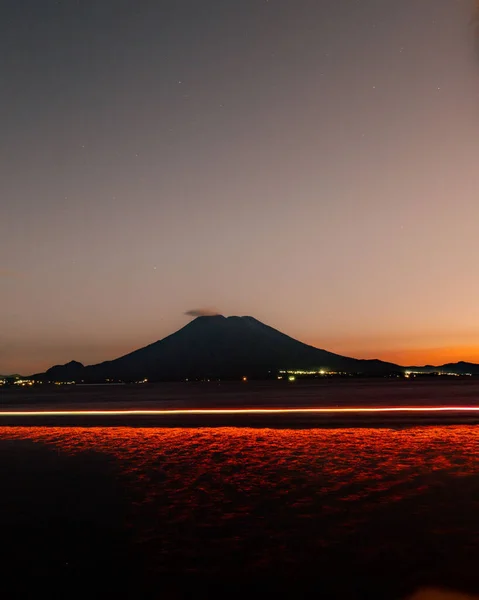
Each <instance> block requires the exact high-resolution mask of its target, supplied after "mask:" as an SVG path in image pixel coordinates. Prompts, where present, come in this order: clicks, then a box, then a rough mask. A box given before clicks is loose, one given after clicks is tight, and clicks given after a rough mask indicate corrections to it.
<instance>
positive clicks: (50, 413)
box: [0, 405, 479, 418]
mask: <svg viewBox="0 0 479 600" xmlns="http://www.w3.org/2000/svg"><path fill="white" fill-rule="evenodd" d="M448 412H461V413H471V414H475V413H477V414H478V415H479V405H478V406H471V405H467V406H387V407H344V408H181V409H131V410H130V409H121V410H14V411H0V418H2V417H75V416H78V417H108V416H114V417H122V416H125V417H128V416H136V417H141V416H159V417H168V416H175V415H176V416H178V415H198V416H200V415H216V416H221V415H274V414H291V415H294V414H304V415H308V414H311V415H322V414H324V415H339V414H350V415H355V414H358V415H360V414H388V413H423V414H427V413H448Z"/></svg>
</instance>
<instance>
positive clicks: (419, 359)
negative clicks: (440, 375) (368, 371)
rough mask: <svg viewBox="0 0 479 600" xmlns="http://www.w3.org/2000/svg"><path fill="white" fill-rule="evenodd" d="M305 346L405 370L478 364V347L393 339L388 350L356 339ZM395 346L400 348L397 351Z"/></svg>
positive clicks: (311, 342) (383, 345) (313, 342)
mask: <svg viewBox="0 0 479 600" xmlns="http://www.w3.org/2000/svg"><path fill="white" fill-rule="evenodd" d="M306 343H309V344H311V345H312V346H316V347H320V348H324V349H325V350H328V351H330V352H335V353H337V354H342V355H344V356H351V357H354V358H361V359H373V358H377V359H379V360H384V361H386V362H392V363H395V364H397V365H400V366H404V367H409V366H418V367H419V366H425V365H434V366H440V365H444V364H448V363H456V362H460V361H464V362H471V363H479V344H477V345H473V344H464V345H444V346H419V347H404V345H402V344H398V343H396V342H395V341H393V340H392V341H391V343H390V344H388V345H387V347H386V348H385V343H384V342H383V341H381V342H378V343H377V346H376V345H375V344H374V343H371V342H370V343H368V344H367V348H364V347H363V348H362V347H361V345H360V344H359V343H357V340H354V343H353V344H348V343H347V341H344V342H342V343H334V342H333V343H332V344H329V345H328V344H327V343H326V344H325V343H324V341H323V343H322V344H321V343H318V342H317V341H316V342H315V341H307V342H306ZM401 346H402V347H401ZM375 347H377V349H375ZM394 347H396V348H398V349H397V350H394V349H393V348H394Z"/></svg>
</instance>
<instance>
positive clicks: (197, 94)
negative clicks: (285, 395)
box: [0, 0, 479, 374]
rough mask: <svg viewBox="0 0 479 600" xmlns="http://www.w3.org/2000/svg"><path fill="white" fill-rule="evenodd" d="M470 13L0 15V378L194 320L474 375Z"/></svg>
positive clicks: (429, 2)
mask: <svg viewBox="0 0 479 600" xmlns="http://www.w3.org/2000/svg"><path fill="white" fill-rule="evenodd" d="M473 5H474V2H473V1H467V0H463V1H461V0H459V1H458V0H421V1H417V0H402V1H398V0H361V1H360V2H359V1H353V0H350V1H348V2H346V1H344V0H323V1H321V2H319V1H317V0H294V1H292V0H241V1H233V0H202V1H201V2H200V1H198V0H168V1H167V0H102V1H101V2H98V1H96V0H81V2H77V1H74V0H63V1H56V0H55V1H54V0H43V1H42V2H39V1H38V0H21V1H19V0H4V1H3V2H2V3H1V8H0V47H1V57H2V59H1V71H0V72H1V77H2V82H3V86H2V95H1V99H0V118H1V122H2V135H1V140H0V149H1V150H0V152H1V164H2V176H1V178H0V197H1V203H2V210H1V219H0V244H1V253H0V258H1V264H0V294H1V308H2V310H1V316H0V332H1V333H0V373H5V372H6V373H9V372H22V373H26V374H28V373H31V372H34V371H38V370H42V369H44V368H47V367H49V366H51V365H52V364H54V363H63V362H67V361H69V360H71V359H75V360H79V361H82V362H84V363H86V364H90V363H95V362H98V361H100V360H104V359H110V358H115V357H117V356H119V355H121V354H124V353H126V352H128V351H130V350H132V349H135V348H138V347H140V346H143V345H145V344H147V343H150V342H152V341H155V340H157V339H159V338H162V337H164V336H165V335H167V334H169V333H171V332H172V331H174V330H176V329H178V328H180V327H182V326H183V325H184V324H185V323H186V322H187V320H188V319H191V318H192V315H194V314H198V311H199V312H201V310H202V309H203V308H206V309H208V310H215V309H217V310H219V311H220V312H222V313H223V314H227V315H228V314H238V315H253V316H255V317H256V318H258V319H260V320H262V321H264V322H266V323H267V324H269V325H272V326H274V327H276V328H278V329H280V330H282V331H284V332H285V333H288V334H289V335H291V336H293V337H296V338H298V339H300V340H301V341H304V342H307V343H311V344H313V345H317V346H319V347H321V348H325V349H328V350H330V351H334V352H338V353H342V354H347V355H351V356H355V357H359V358H370V357H377V358H382V359H385V360H391V361H395V362H399V363H401V364H415V363H422V364H424V363H435V364H440V363H444V362H446V361H449V360H458V359H464V360H472V361H478V362H479V343H478V340H479V303H478V298H479V278H478V277H477V275H476V270H477V266H476V261H477V257H478V256H479V235H478V223H479V202H478V197H479V168H478V157H479V118H478V117H479V94H478V92H479V66H478V64H477V52H476V50H475V48H474V39H473V37H474V35H473V31H474V29H473V26H472V24H471V15H472V13H473V8H474V7H473ZM186 312H189V313H190V314H189V315H185V313H186Z"/></svg>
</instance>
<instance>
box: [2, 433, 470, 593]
mask: <svg viewBox="0 0 479 600" xmlns="http://www.w3.org/2000/svg"><path fill="white" fill-rule="evenodd" d="M0 440H1V441H0V469H1V472H2V496H1V498H2V499H1V508H2V511H1V517H0V525H1V527H2V531H3V537H2V543H3V545H4V547H8V548H9V559H8V560H7V563H4V565H5V564H8V572H9V574H10V576H11V578H12V581H16V582H17V585H20V586H21V585H27V583H28V584H29V585H33V584H32V582H36V581H40V580H41V579H42V578H44V577H53V578H54V579H55V580H56V581H60V580H61V581H64V582H66V584H67V585H70V586H71V585H74V582H78V581H80V580H81V581H83V582H85V581H88V580H89V579H91V577H99V576H100V575H101V576H102V577H103V578H105V577H106V578H107V579H108V578H109V580H110V582H111V581H114V582H115V585H117V588H118V590H120V588H121V589H122V590H123V591H125V590H126V589H127V587H128V586H131V584H132V582H131V580H132V579H134V580H135V581H136V583H135V589H136V591H137V594H139V593H140V592H139V590H140V588H141V590H142V592H141V593H144V594H145V595H146V594H151V593H152V592H153V593H155V591H156V592H158V590H160V589H161V590H163V591H164V590H169V593H168V597H179V596H178V594H180V590H181V589H182V586H186V585H189V584H190V583H191V582H192V581H196V584H195V585H196V587H195V589H196V591H197V593H200V592H201V591H203V592H204V591H205V590H206V589H207V590H209V593H212V591H211V590H212V588H211V585H212V582H214V584H215V585H216V586H220V587H221V585H222V583H221V582H224V581H228V582H229V584H228V585H229V586H231V585H233V583H232V582H234V587H235V588H236V589H240V588H241V586H245V585H250V584H251V585H256V583H254V582H258V581H260V580H261V581H262V582H263V583H262V584H263V585H264V583H265V582H267V585H268V586H269V589H270V591H272V590H274V589H275V585H276V584H278V583H280V585H281V586H282V587H281V588H279V589H280V591H281V590H282V591H285V590H291V589H292V590H295V591H296V592H298V590H301V589H303V588H304V590H308V591H311V592H312V591H317V592H318V593H319V596H318V597H333V596H334V597H339V598H358V597H364V598H401V597H405V596H406V595H407V594H408V593H410V592H412V591H413V590H414V589H416V588H418V587H421V586H425V585H434V586H441V587H452V588H456V589H465V590H471V591H479V573H478V571H477V564H478V562H479V454H478V449H479V428H476V427H474V426H444V427H417V428H404V429H398V430H394V429H377V428H376V429H367V428H360V429H308V430H281V429H248V428H199V429H194V428H188V429H173V428H170V429H155V428H127V427H118V428H106V427H95V428H61V427H59V428H55V427H2V428H0ZM19 563H20V564H21V572H22V573H23V575H27V578H26V579H25V578H24V580H23V581H22V582H20V583H19V577H20V575H19V571H18V564H19ZM123 586H124V587H123ZM205 586H210V587H208V588H207V587H205ZM118 590H117V595H118ZM171 590H174V592H173V591H171ZM321 593H322V594H323V595H322V596H321ZM175 594H176V595H175ZM132 595H133V596H135V594H134V593H133V594H132Z"/></svg>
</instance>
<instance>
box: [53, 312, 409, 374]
mask: <svg viewBox="0 0 479 600" xmlns="http://www.w3.org/2000/svg"><path fill="white" fill-rule="evenodd" d="M283 369H284V370H291V369H318V370H319V369H327V370H333V371H346V372H354V373H365V374H380V373H386V372H391V371H396V370H399V367H397V365H393V364H391V363H386V362H382V361H379V360H358V359H354V358H349V357H345V356H340V355H338V354H333V353H332V352H327V351H326V350H320V349H318V348H314V347H313V346H308V345H307V344H303V343H302V342H299V341H298V340H295V339H293V338H291V337H289V336H288V335H285V334H284V333H281V332H280V331H278V330H276V329H274V328H272V327H269V326H268V325H265V324H264V323H261V322H260V321H258V320H257V319H255V318H253V317H224V316H222V315H213V316H202V317H197V318H196V319H194V320H193V321H192V322H190V323H188V325H186V326H185V327H183V328H182V329H180V330H179V331H177V332H175V333H173V334H171V335H169V336H167V337H165V338H164V339H162V340H160V341H158V342H155V343H153V344H150V345H149V346H146V347H144V348H140V349H139V350H135V351H134V352H131V353H129V354H126V355H125V356H122V357H120V358H117V359H115V360H112V361H107V362H103V363H100V364H97V365H91V366H87V367H85V366H83V365H82V364H81V363H78V362H74V361H73V362H70V363H68V364H66V365H63V366H55V367H52V368H51V369H49V370H48V371H47V372H46V373H44V374H43V376H42V377H43V378H44V379H50V380H51V379H56V380H59V379H63V380H66V379H74V380H79V379H81V380H84V381H99V380H104V379H107V378H111V379H121V380H125V381H131V380H138V379H143V378H147V379H149V380H151V381H161V380H165V381H166V380H184V379H188V378H192V379H194V378H236V377H240V376H251V377H267V376H268V375H270V374H271V373H276V372H277V371H278V370H283Z"/></svg>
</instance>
